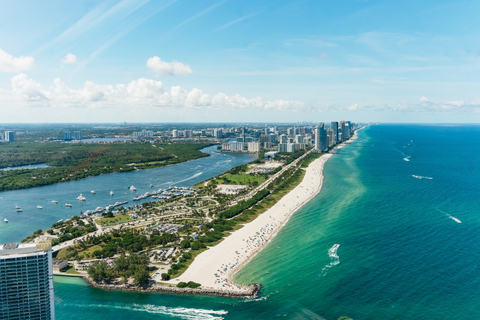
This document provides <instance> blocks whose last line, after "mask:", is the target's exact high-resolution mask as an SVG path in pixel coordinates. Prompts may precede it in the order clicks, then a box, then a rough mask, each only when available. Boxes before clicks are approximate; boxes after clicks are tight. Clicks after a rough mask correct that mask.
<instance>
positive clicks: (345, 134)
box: [339, 121, 348, 141]
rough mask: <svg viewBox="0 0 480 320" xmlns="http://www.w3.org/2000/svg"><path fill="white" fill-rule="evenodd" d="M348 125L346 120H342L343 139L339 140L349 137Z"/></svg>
mask: <svg viewBox="0 0 480 320" xmlns="http://www.w3.org/2000/svg"><path fill="white" fill-rule="evenodd" d="M346 127H347V126H346V123H345V121H340V129H341V130H342V140H339V141H343V140H346V139H347V138H348V135H347V128H346Z"/></svg>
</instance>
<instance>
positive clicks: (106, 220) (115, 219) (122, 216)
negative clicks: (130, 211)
mask: <svg viewBox="0 0 480 320" xmlns="http://www.w3.org/2000/svg"><path fill="white" fill-rule="evenodd" d="M125 221H132V218H131V217H130V216H129V215H126V214H118V215H116V216H114V217H113V218H101V219H100V220H98V223H100V224H101V225H110V224H117V223H122V222H125Z"/></svg>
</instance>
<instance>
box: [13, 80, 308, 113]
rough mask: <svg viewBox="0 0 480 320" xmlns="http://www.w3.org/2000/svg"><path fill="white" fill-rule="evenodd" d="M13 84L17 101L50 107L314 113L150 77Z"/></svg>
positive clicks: (285, 102) (297, 103) (290, 102)
mask: <svg viewBox="0 0 480 320" xmlns="http://www.w3.org/2000/svg"><path fill="white" fill-rule="evenodd" d="M11 82H12V90H11V94H12V95H13V96H14V97H16V99H17V100H21V101H23V102H25V103H31V102H33V101H35V105H40V104H42V103H43V105H44V106H46V107H47V106H53V107H79V108H106V107H115V108H138V107H140V108H142V107H143V108H145V107H147V108H148V107H168V108H175V109H214V110H239V109H241V110H276V111H294V112H295V111H310V108H308V107H306V106H305V105H304V104H303V103H302V102H300V101H293V100H274V101H263V100H262V98H260V97H256V98H246V97H243V96H241V95H239V94H236V95H232V96H229V95H226V94H225V93H221V92H220V93H217V94H214V95H211V94H208V93H205V92H203V91H202V90H201V89H198V88H193V89H192V90H190V91H188V90H186V89H184V88H182V87H180V86H172V87H171V88H169V89H168V90H166V89H165V88H164V85H163V83H162V82H161V81H155V80H153V79H147V78H140V79H138V80H133V81H131V82H129V83H126V84H116V85H101V84H96V83H94V82H92V81H86V82H85V83H84V85H83V87H81V88H79V89H73V88H70V87H68V86H67V85H66V84H65V83H64V82H63V81H62V80H60V79H55V80H54V83H53V85H52V86H50V87H49V88H47V89H45V88H43V87H42V86H41V85H40V84H39V83H37V82H35V81H34V80H32V79H30V78H29V77H28V76H27V75H26V74H23V73H22V74H19V75H17V76H15V77H13V78H12V80H11Z"/></svg>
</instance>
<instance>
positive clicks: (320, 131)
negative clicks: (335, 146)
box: [315, 122, 328, 152]
mask: <svg viewBox="0 0 480 320" xmlns="http://www.w3.org/2000/svg"><path fill="white" fill-rule="evenodd" d="M327 148H328V141H327V132H326V131H325V126H324V124H323V122H320V123H319V124H318V127H317V128H316V129H315V151H316V152H323V151H325V150H327Z"/></svg>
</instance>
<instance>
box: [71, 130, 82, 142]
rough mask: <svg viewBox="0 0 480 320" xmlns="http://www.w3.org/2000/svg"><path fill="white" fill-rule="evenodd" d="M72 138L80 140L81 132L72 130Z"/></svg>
mask: <svg viewBox="0 0 480 320" xmlns="http://www.w3.org/2000/svg"><path fill="white" fill-rule="evenodd" d="M73 138H74V139H75V140H82V133H81V132H80V131H73Z"/></svg>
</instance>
